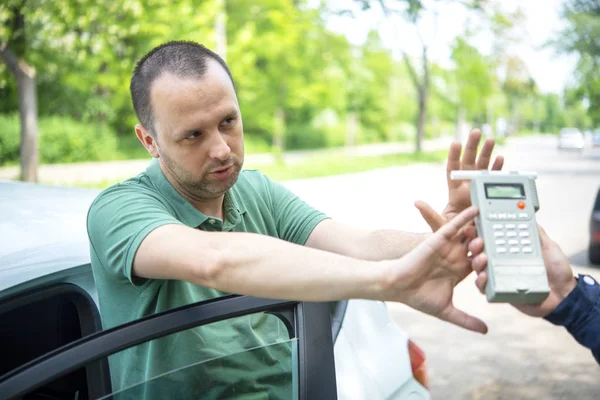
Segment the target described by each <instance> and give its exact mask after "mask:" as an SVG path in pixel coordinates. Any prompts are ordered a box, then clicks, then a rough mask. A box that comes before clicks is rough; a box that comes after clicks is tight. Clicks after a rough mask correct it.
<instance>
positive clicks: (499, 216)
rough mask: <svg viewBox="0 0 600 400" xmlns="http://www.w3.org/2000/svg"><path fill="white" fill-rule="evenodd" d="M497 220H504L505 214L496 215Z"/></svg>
mask: <svg viewBox="0 0 600 400" xmlns="http://www.w3.org/2000/svg"><path fill="white" fill-rule="evenodd" d="M498 219H506V213H498Z"/></svg>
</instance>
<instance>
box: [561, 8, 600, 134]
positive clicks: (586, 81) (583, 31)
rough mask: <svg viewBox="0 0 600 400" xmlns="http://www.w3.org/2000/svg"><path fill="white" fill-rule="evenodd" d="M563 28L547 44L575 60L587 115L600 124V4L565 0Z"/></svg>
mask: <svg viewBox="0 0 600 400" xmlns="http://www.w3.org/2000/svg"><path fill="white" fill-rule="evenodd" d="M562 16H563V19H564V20H565V22H566V27H565V28H564V29H563V30H562V31H561V32H560V33H559V34H558V35H557V36H556V38H555V39H554V40H552V41H551V42H550V44H552V45H553V46H554V47H555V48H556V49H557V50H558V51H559V52H562V53H568V54H574V55H576V56H577V58H578V62H577V66H576V74H575V76H576V79H577V81H578V85H579V87H578V90H579V91H580V94H581V96H582V97H584V98H586V99H587V101H588V103H589V106H588V108H587V112H588V115H589V116H590V118H591V119H592V121H593V122H594V124H596V125H599V124H600V68H599V67H600V42H599V41H598V38H599V37H600V2H598V1H595V0H567V1H565V3H564V5H563V10H562Z"/></svg>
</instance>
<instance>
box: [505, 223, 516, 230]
mask: <svg viewBox="0 0 600 400" xmlns="http://www.w3.org/2000/svg"><path fill="white" fill-rule="evenodd" d="M515 228H516V225H515V224H506V229H515Z"/></svg>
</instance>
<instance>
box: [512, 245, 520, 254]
mask: <svg viewBox="0 0 600 400" xmlns="http://www.w3.org/2000/svg"><path fill="white" fill-rule="evenodd" d="M510 252H511V253H513V254H514V253H519V252H520V249H519V248H518V247H511V248H510Z"/></svg>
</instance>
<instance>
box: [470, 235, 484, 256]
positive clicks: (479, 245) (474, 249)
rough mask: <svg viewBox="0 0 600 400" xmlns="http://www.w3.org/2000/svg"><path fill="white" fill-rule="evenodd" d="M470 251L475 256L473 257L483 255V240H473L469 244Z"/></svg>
mask: <svg viewBox="0 0 600 400" xmlns="http://www.w3.org/2000/svg"><path fill="white" fill-rule="evenodd" d="M469 251H470V252H471V253H472V254H473V256H476V255H478V254H479V253H481V252H482V251H483V239H482V238H480V237H478V238H475V239H473V240H471V243H469Z"/></svg>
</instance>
